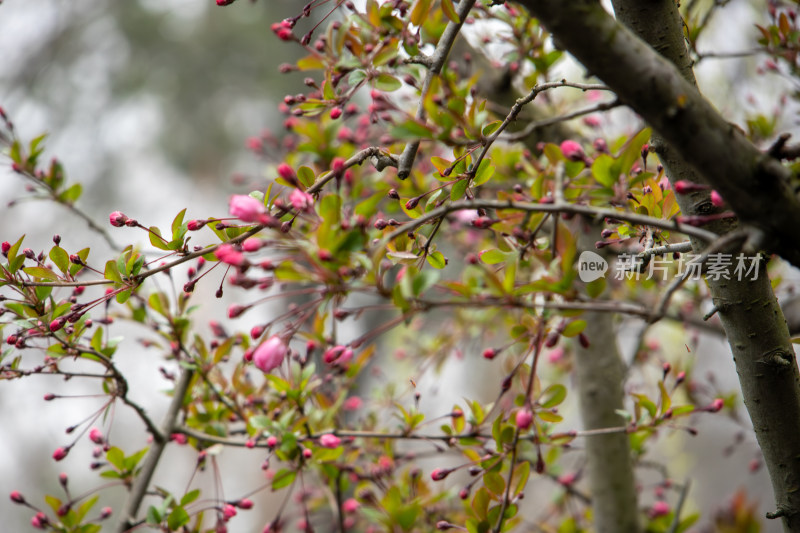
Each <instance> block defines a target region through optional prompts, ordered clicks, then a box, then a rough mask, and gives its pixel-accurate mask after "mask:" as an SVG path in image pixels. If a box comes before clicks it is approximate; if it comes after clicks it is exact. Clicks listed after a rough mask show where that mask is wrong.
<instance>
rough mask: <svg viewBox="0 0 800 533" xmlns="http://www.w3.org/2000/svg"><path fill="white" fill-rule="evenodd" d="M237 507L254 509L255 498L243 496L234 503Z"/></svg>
mask: <svg viewBox="0 0 800 533" xmlns="http://www.w3.org/2000/svg"><path fill="white" fill-rule="evenodd" d="M234 505H235V506H236V507H238V508H239V509H244V510H247V509H252V508H253V500H249V499H247V498H242V499H241V500H239V501H237V502H235V503H234Z"/></svg>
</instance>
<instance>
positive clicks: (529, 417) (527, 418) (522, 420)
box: [515, 409, 533, 429]
mask: <svg viewBox="0 0 800 533" xmlns="http://www.w3.org/2000/svg"><path fill="white" fill-rule="evenodd" d="M515 422H516V424H517V427H518V428H519V429H528V428H529V427H531V423H533V413H531V412H530V410H529V409H520V410H519V411H517V416H516V418H515Z"/></svg>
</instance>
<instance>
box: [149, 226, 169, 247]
mask: <svg viewBox="0 0 800 533" xmlns="http://www.w3.org/2000/svg"><path fill="white" fill-rule="evenodd" d="M148 236H149V237H150V244H152V245H153V246H155V247H156V248H158V249H159V250H167V251H168V250H169V246H168V245H167V241H166V239H164V238H163V237H162V236H161V230H160V229H158V228H157V227H155V226H150V231H149V232H148Z"/></svg>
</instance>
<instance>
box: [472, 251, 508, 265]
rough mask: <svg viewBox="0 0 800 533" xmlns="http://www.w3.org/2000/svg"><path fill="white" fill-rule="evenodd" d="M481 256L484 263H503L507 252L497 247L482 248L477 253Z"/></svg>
mask: <svg viewBox="0 0 800 533" xmlns="http://www.w3.org/2000/svg"><path fill="white" fill-rule="evenodd" d="M478 255H479V256H480V258H481V261H483V262H484V263H486V264H487V265H496V264H498V263H503V262H505V260H506V259H507V258H508V254H507V253H505V252H501V251H500V250H498V249H497V248H492V249H491V250H484V251H482V252H480V253H479V254H478Z"/></svg>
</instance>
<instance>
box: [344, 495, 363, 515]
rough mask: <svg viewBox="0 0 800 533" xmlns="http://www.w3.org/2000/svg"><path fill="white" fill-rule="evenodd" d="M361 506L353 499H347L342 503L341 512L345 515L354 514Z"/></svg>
mask: <svg viewBox="0 0 800 533" xmlns="http://www.w3.org/2000/svg"><path fill="white" fill-rule="evenodd" d="M360 506H361V504H360V503H358V500H356V499H355V498H349V499H347V500H345V501H344V503H342V511H344V512H345V513H355V512H356V511H358V508H359V507H360Z"/></svg>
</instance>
